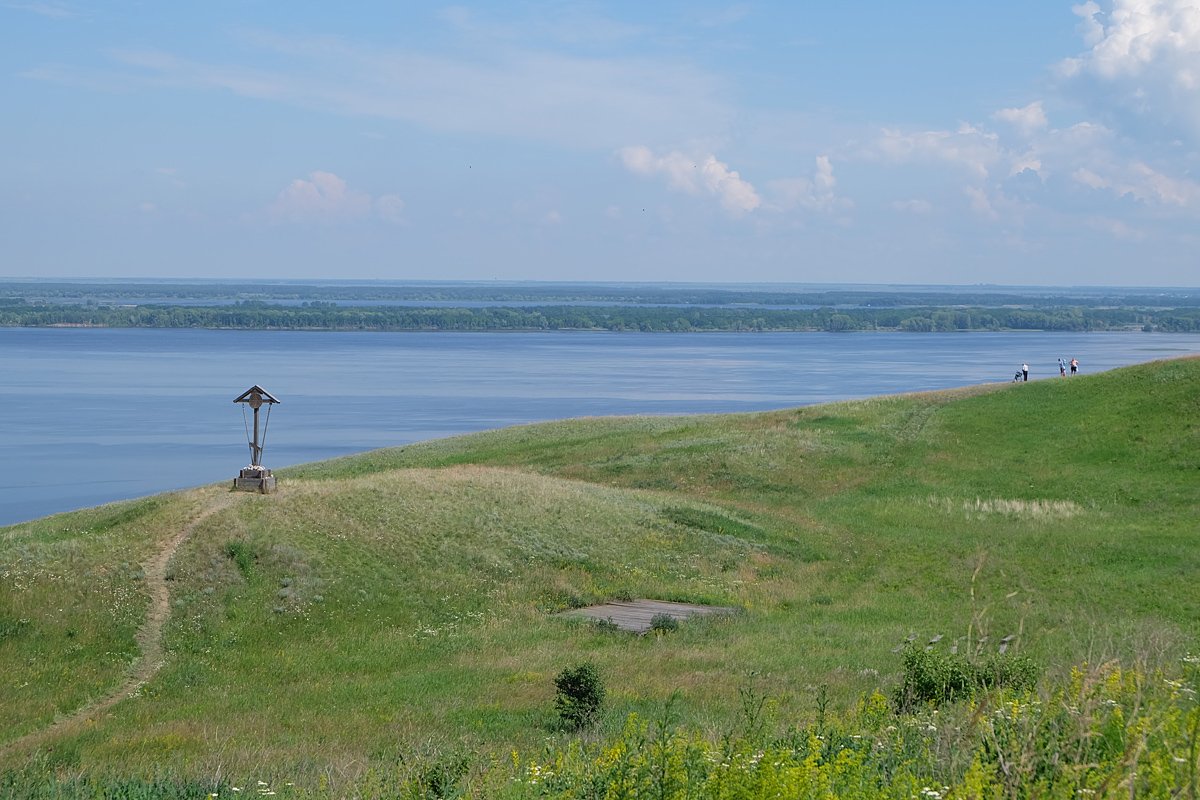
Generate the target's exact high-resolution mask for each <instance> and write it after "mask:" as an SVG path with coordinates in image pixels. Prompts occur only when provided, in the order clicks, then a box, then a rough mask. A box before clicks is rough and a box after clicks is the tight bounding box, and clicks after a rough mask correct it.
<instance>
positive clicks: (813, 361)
mask: <svg viewBox="0 0 1200 800" xmlns="http://www.w3.org/2000/svg"><path fill="white" fill-rule="evenodd" d="M1197 352H1200V336H1195V335H1190V336H1189V335H1182V334H1180V335H1170V334H1145V333H1092V334H1082V333H1079V334H1077V333H1036V332H1017V333H983V332H978V333H961V334H901V333H865V332H860V333H852V334H832V333H761V334H752V333H713V334H704V333H687V334H668V333H655V334H640V333H582V332H580V333H570V332H538V333H479V334H475V333H361V334H360V333H327V332H319V333H318V332H260V331H200V330H105V329H12V328H8V329H0V374H2V375H3V376H4V378H3V383H2V384H0V452H2V454H3V458H2V459H0V524H6V523H11V522H15V521H19V520H23V519H30V518H33V517H38V516H42V515H45V514H49V513H53V512H56V511H64V510H67V509H72V508H79V507H83V506H88V505H94V504H97V503H102V502H107V501H111V500H115V499H121V498H128V497H136V496H140V495H145V494H151V493H155V492H159V491H164V490H168V489H176V488H183V487H187V486H194V485H197V484H202V483H209V482H213V481H219V480H225V479H228V478H231V477H232V476H233V475H234V474H235V473H236V471H237V469H238V468H239V467H241V466H243V465H244V464H245V463H247V461H248V456H249V450H248V447H247V446H246V443H245V438H244V433H243V431H244V428H243V421H242V414H241V410H240V407H239V406H235V405H234V404H233V402H232V400H233V398H234V397H236V396H237V395H238V394H240V393H241V392H242V391H243V390H244V389H246V388H247V387H249V386H250V385H251V384H255V383H258V384H261V385H263V386H265V387H266V388H267V389H268V390H270V391H271V393H272V394H274V395H275V396H276V397H279V398H280V400H282V401H283V402H282V403H281V405H280V406H278V407H277V408H276V409H275V410H274V411H273V415H272V418H271V422H270V427H269V428H268V431H267V443H266V455H265V458H264V461H265V462H266V463H267V465H268V466H271V467H276V468H278V467H283V466H285V465H289V464H297V463H301V462H305V461H313V460H317V459H323V458H330V457H333V456H337V455H344V454H346V453H353V452H358V451H362V450H368V449H372V448H376V447H385V446H389V445H398V444H406V443H409V442H413V441H419V440H422V439H431V438H437V437H442V436H450V435H454V434H459V433H465V432H469V431H477V430H483V429H487V428H497V427H502V426H505V425H513V424H517V423H525V422H534V421H540V420H548V419H558V418H562V417H577V416H591V415H609V414H689V413H709V412H726V411H752V410H761V409H769V408H782V407H787V406H795V405H805V404H811V403H820V402H825V401H829V400H841V399H848V398H857V397H868V396H871V395H877V394H889V393H894V392H909V391H921V390H927V389H939V388H947V387H953V386H964V385H967V384H973V383H981V382H988V381H1006V380H1009V379H1011V377H1012V374H1013V372H1014V370H1015V369H1016V368H1017V367H1018V366H1019V365H1020V363H1021V362H1022V361H1026V360H1027V361H1028V362H1029V363H1030V365H1031V366H1032V368H1033V370H1032V377H1033V378H1035V379H1036V378H1046V377H1057V373H1058V367H1057V360H1058V358H1059V357H1063V358H1066V359H1069V358H1071V357H1076V358H1078V359H1079V361H1080V364H1081V369H1082V371H1083V372H1084V373H1089V372H1097V371H1101V370H1104V369H1110V368H1112V367H1116V366H1122V365H1126V364H1132V363H1138V362H1142V361H1149V360H1152V359H1155V358H1166V357H1171V356H1177V355H1183V354H1187V353H1197Z"/></svg>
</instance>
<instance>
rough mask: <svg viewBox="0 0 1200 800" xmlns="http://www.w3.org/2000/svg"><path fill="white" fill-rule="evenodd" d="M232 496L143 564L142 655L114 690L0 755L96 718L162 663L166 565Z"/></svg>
mask: <svg viewBox="0 0 1200 800" xmlns="http://www.w3.org/2000/svg"><path fill="white" fill-rule="evenodd" d="M233 502H234V496H233V495H232V494H225V495H220V496H218V497H217V498H216V499H215V500H212V501H209V502H207V504H206V505H204V506H202V507H201V508H200V510H199V511H198V512H197V513H196V514H195V515H194V516H193V517H192V518H191V520H190V521H189V522H188V523H187V524H186V525H184V526H183V528H181V529H180V530H179V532H178V533H176V534H175V536H174V537H172V538H171V539H170V540H168V541H167V542H166V543H164V544H163V545H162V546H161V547H160V548H159V549H158V550H157V551H156V552H155V553H154V555H153V556H151V558H150V559H149V560H148V561H147V562H146V563H145V564H143V565H142V569H143V572H144V573H145V585H146V591H147V592H148V593H149V594H150V606H149V608H148V609H147V612H146V620H145V621H144V622H143V623H142V625H141V627H140V628H138V631H137V634H136V637H135V638H136V641H137V645H138V650H139V651H140V652H141V655H139V656H138V657H137V659H135V660H134V662H133V664H132V665H131V666H130V669H129V674H128V676H127V677H126V678H125V680H124V681H122V682H121V684H120V686H118V687H117V688H116V689H114V690H113V691H111V692H109V693H108V694H107V695H105V696H103V697H100V698H98V699H96V700H93V701H92V702H90V703H88V704H87V705H85V706H83V707H82V708H80V709H78V710H76V711H75V712H73V713H71V714H70V715H69V716H65V717H60V718H59V719H56V720H55V721H54V722H52V723H51V724H50V725H49V726H47V727H45V728H42V729H40V730H36V731H33V732H31V733H28V734H26V735H24V736H22V737H20V738H19V739H16V740H14V741H12V742H10V743H9V744H8V745H6V746H4V747H0V756H6V755H9V754H10V753H13V752H16V751H18V750H22V749H26V748H28V747H30V746H36V745H39V744H41V743H43V742H45V741H47V740H49V739H51V738H53V737H54V736H56V735H58V734H60V733H66V732H69V731H72V730H75V729H78V728H79V727H81V726H82V725H84V724H85V723H86V722H87V721H88V720H91V719H94V718H96V717H97V716H98V715H100V714H103V713H104V712H106V711H108V710H109V709H110V708H112V707H113V706H115V705H116V704H117V703H119V702H120V701H121V700H123V699H125V698H126V697H130V696H132V695H134V694H136V693H137V692H138V690H140V689H141V687H142V686H144V685H145V684H146V683H147V682H148V681H149V680H150V679H151V678H153V677H154V675H155V673H157V672H158V671H159V669H161V668H162V666H163V663H164V662H163V645H162V630H163V626H164V625H165V624H166V622H167V618H168V617H169V616H170V613H171V603H170V600H171V593H170V589H169V588H168V586H167V565H168V564H170V563H171V559H172V558H173V557H174V556H175V553H176V551H178V550H179V548H180V546H181V545H183V543H184V542H186V541H187V540H188V537H190V536H191V535H192V533H193V532H194V531H195V530H196V528H198V527H199V526H200V525H201V524H202V523H203V522H204V521H205V520H207V519H208V518H209V517H211V516H212V515H213V514H216V513H218V512H221V511H223V510H225V509H226V508H228V507H229V506H230V505H232V504H233Z"/></svg>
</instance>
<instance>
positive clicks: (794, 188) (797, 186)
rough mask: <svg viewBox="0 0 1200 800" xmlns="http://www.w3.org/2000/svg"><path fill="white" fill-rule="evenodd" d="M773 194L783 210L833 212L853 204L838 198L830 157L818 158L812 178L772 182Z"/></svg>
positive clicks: (822, 156)
mask: <svg viewBox="0 0 1200 800" xmlns="http://www.w3.org/2000/svg"><path fill="white" fill-rule="evenodd" d="M770 188H771V191H772V194H773V195H774V196H775V198H776V199H777V202H778V204H779V205H780V206H781V207H783V208H796V207H799V208H804V209H807V210H809V211H831V210H833V209H837V208H847V207H849V206H851V205H852V203H851V202H850V201H849V200H848V199H846V198H844V197H838V195H837V193H836V189H837V178H835V177H834V175H833V163H832V162H831V161H830V160H829V156H826V155H821V156H817V159H816V169H815V170H814V172H813V176H812V177H811V178H803V177H802V178H782V179H780V180H775V181H771V183H770Z"/></svg>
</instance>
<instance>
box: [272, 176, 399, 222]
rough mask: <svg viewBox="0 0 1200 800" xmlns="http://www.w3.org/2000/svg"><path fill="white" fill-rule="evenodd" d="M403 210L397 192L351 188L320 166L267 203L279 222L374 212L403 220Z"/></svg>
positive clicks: (327, 219)
mask: <svg viewBox="0 0 1200 800" xmlns="http://www.w3.org/2000/svg"><path fill="white" fill-rule="evenodd" d="M403 211H404V201H403V200H401V199H400V197H399V196H397V195H394V194H385V195H382V196H380V197H379V198H377V199H375V198H372V197H371V195H369V194H367V193H366V192H362V191H358V190H356V189H351V188H350V187H349V186H347V185H346V181H345V180H343V179H342V178H340V177H338V176H337V175H335V174H333V173H332V172H322V171H320V170H317V171H316V172H313V173H311V174H309V176H308V180H305V179H303V178H297V179H295V180H294V181H292V182H291V183H290V184H288V185H287V186H286V187H284V189H283V190H282V191H280V192H279V195H278V196H277V197H276V198H275V201H274V202H272V203H271V204H270V205H269V206H268V207H267V214H268V216H270V217H271V218H272V219H274V220H275V221H277V222H336V221H340V220H349V219H355V218H362V217H367V216H370V215H371V214H372V213H374V214H375V215H376V216H378V217H379V218H380V219H383V220H385V221H388V222H400V221H402V214H403Z"/></svg>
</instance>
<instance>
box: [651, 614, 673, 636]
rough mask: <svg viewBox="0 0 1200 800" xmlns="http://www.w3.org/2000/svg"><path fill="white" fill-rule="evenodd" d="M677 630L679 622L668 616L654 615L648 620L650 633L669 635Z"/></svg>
mask: <svg viewBox="0 0 1200 800" xmlns="http://www.w3.org/2000/svg"><path fill="white" fill-rule="evenodd" d="M677 630H679V620H677V619H675V618H674V617H672V616H671V615H670V614H655V615H654V616H653V617H651V618H650V631H651V632H652V633H658V634H662V633H671V632H672V631H677Z"/></svg>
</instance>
